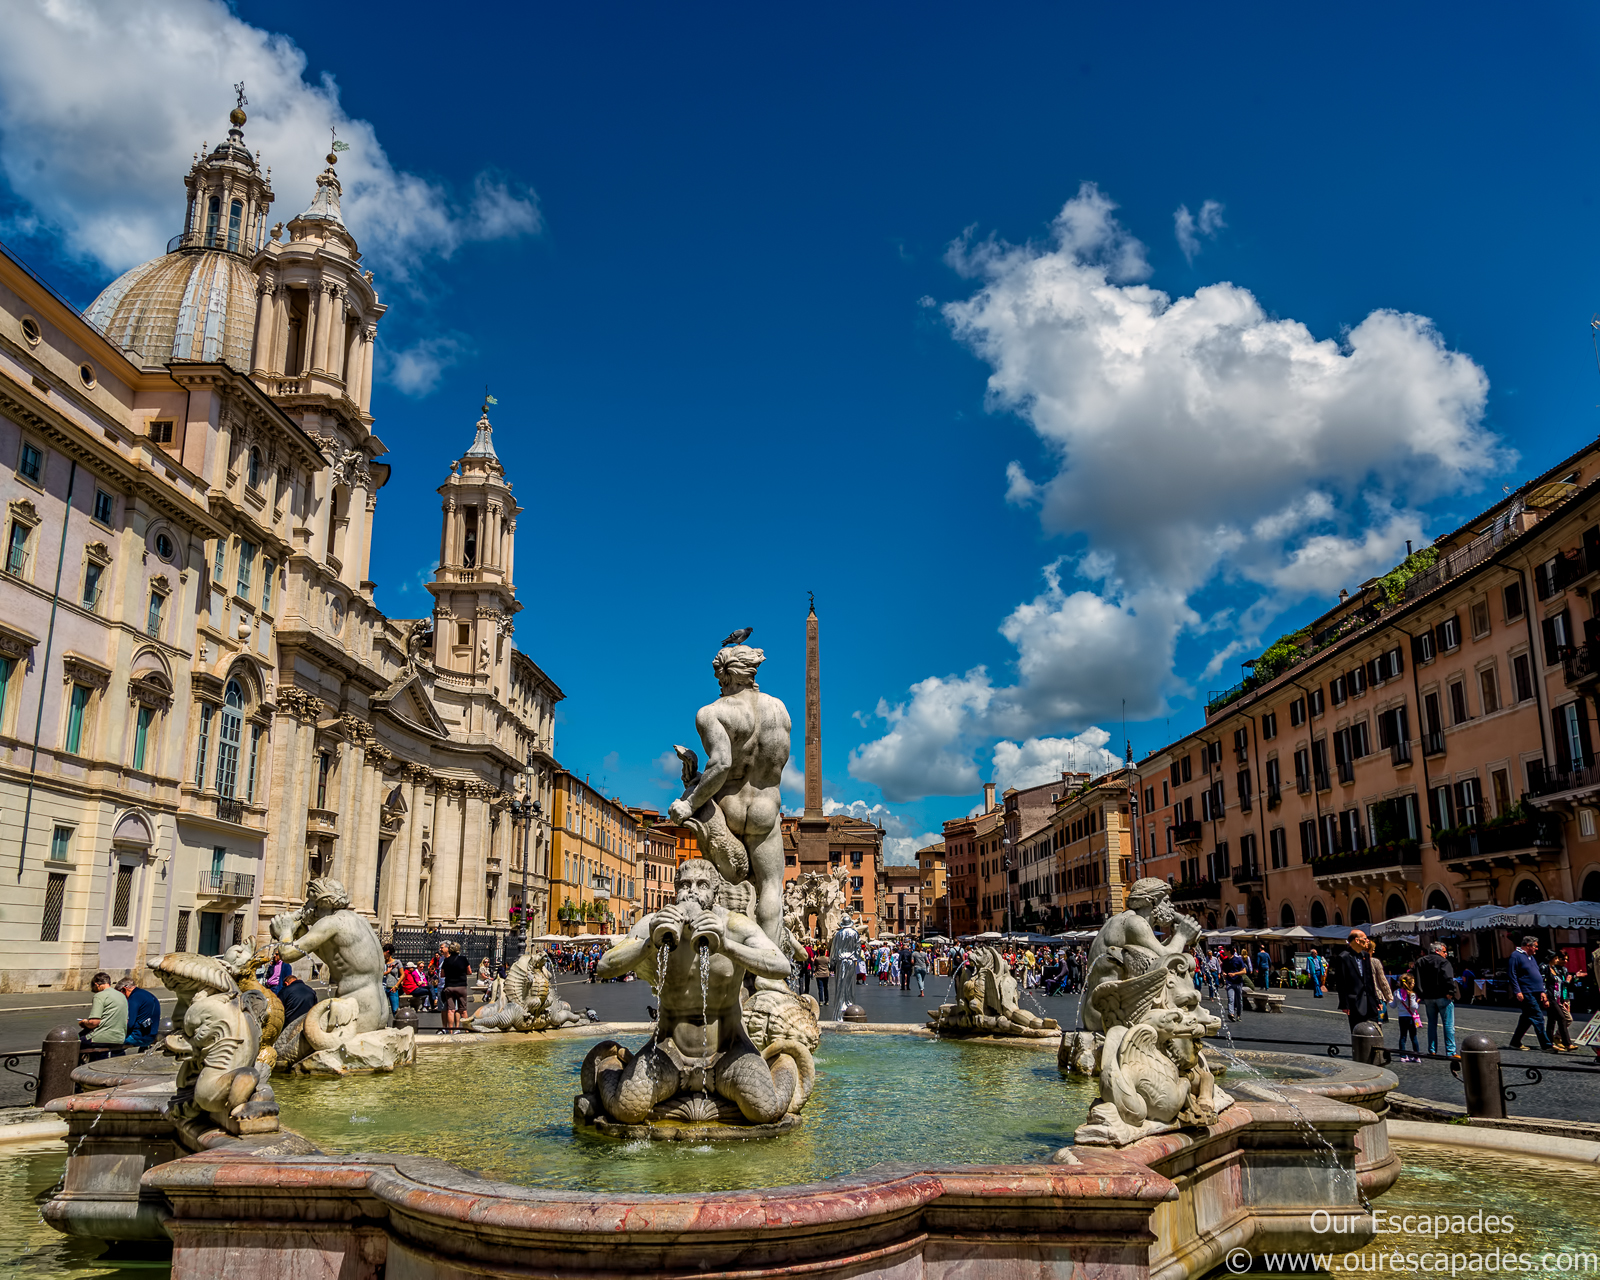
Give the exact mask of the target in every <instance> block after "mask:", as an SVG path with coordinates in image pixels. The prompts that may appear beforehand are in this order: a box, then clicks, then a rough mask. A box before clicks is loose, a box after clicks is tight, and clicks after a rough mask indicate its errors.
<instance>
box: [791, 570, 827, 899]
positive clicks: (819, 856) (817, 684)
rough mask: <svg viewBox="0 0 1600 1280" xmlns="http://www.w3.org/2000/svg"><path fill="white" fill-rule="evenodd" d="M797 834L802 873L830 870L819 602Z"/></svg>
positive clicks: (810, 622)
mask: <svg viewBox="0 0 1600 1280" xmlns="http://www.w3.org/2000/svg"><path fill="white" fill-rule="evenodd" d="M797 827H798V830H797V831H796V832H795V852H796V853H797V854H798V855H799V860H800V870H801V871H815V872H818V873H825V872H826V871H827V870H828V815H827V814H826V813H824V812H823V811H822V660H821V657H820V655H819V652H818V644H817V602H816V599H815V598H814V597H813V599H812V601H811V612H810V613H808V614H807V615H806V807H805V809H804V811H803V812H802V813H801V815H800V821H799V823H798V824H797Z"/></svg>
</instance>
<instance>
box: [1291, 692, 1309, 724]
mask: <svg viewBox="0 0 1600 1280" xmlns="http://www.w3.org/2000/svg"><path fill="white" fill-rule="evenodd" d="M1305 722H1306V700H1305V699H1304V698H1296V699H1295V700H1294V701H1293V702H1291V703H1290V704H1289V724H1290V726H1291V727H1297V726H1299V725H1302V724H1304V723H1305Z"/></svg>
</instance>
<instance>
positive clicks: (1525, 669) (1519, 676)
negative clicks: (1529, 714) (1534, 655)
mask: <svg viewBox="0 0 1600 1280" xmlns="http://www.w3.org/2000/svg"><path fill="white" fill-rule="evenodd" d="M1511 678H1512V681H1513V682H1514V683H1515V685H1516V687H1517V701H1518V702H1526V701H1527V700H1528V699H1529V698H1531V697H1533V668H1532V665H1531V664H1530V663H1529V662H1528V655H1527V654H1525V653H1519V654H1518V655H1517V656H1516V657H1515V658H1513V659H1511Z"/></svg>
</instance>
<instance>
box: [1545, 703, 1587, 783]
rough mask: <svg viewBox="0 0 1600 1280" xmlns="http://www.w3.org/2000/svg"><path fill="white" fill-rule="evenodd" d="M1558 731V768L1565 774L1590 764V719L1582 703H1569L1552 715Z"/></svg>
mask: <svg viewBox="0 0 1600 1280" xmlns="http://www.w3.org/2000/svg"><path fill="white" fill-rule="evenodd" d="M1552 718H1553V719H1554V721H1555V729H1556V767H1557V768H1558V769H1560V770H1561V771H1562V772H1563V773H1565V772H1566V771H1567V770H1568V769H1573V768H1581V767H1583V766H1585V765H1587V764H1588V763H1589V717H1588V716H1587V715H1585V714H1584V710H1583V704H1582V703H1581V702H1569V703H1567V705H1566V706H1564V707H1557V708H1556V709H1555V711H1554V712H1553V713H1552Z"/></svg>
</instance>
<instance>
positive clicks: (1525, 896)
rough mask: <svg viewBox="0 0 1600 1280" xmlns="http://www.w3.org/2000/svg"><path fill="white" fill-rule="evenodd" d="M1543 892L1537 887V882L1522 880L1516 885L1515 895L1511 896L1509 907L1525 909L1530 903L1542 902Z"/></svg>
mask: <svg viewBox="0 0 1600 1280" xmlns="http://www.w3.org/2000/svg"><path fill="white" fill-rule="evenodd" d="M1543 901H1544V890H1543V889H1541V888H1540V887H1539V882H1538V881H1537V880H1523V881H1521V882H1520V883H1519V884H1518V885H1517V891H1516V893H1514V894H1512V895H1511V905H1512V906H1515V907H1525V906H1527V905H1528V904H1529V903H1530V902H1543Z"/></svg>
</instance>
